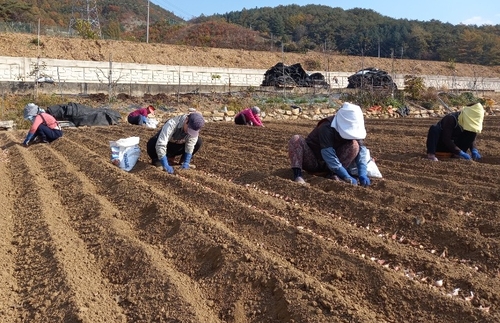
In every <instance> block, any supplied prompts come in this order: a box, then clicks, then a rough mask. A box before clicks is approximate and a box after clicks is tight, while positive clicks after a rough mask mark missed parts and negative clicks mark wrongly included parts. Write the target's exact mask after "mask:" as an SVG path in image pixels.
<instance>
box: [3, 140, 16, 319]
mask: <svg viewBox="0 0 500 323" xmlns="http://www.w3.org/2000/svg"><path fill="white" fill-rule="evenodd" d="M8 142H9V140H8V138H7V136H5V135H1V136H0V145H1V149H0V153H1V158H2V159H0V178H1V179H2V180H1V181H0V206H1V208H2V212H1V213H2V216H0V237H2V240H1V241H0V254H1V255H3V256H2V260H1V261H0V295H4V297H1V298H0V317H2V322H4V323H14V322H16V317H17V311H16V309H17V308H18V307H19V306H20V300H19V299H20V297H19V294H18V292H19V287H18V282H17V280H16V278H15V269H16V268H15V258H16V256H15V254H16V252H17V248H16V247H15V244H14V243H13V242H14V203H13V200H14V198H15V195H16V194H15V192H14V191H13V190H12V187H13V183H12V181H11V177H10V169H9V166H10V160H11V158H12V157H11V156H10V154H8V153H7V150H6V149H8V148H9V146H12V145H9V144H8Z"/></svg>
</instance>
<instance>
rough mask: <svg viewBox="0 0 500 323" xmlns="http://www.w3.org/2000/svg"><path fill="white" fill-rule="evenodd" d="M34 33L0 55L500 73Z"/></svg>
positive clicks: (3, 39) (1, 47) (11, 39)
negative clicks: (37, 34) (311, 64)
mask: <svg viewBox="0 0 500 323" xmlns="http://www.w3.org/2000/svg"><path fill="white" fill-rule="evenodd" d="M36 44H37V38H36V35H33V34H15V33H2V34H0V56H12V57H38V56H40V57H42V58H54V59H72V60H93V61H108V60H110V59H111V60H113V61H115V62H131V63H141V64H166V65H182V66H208V67H214V66H218V67H235V68H258V69H266V70H267V69H269V68H271V67H272V66H274V65H276V64H277V63H278V62H284V63H285V64H286V65H291V64H296V63H301V64H302V66H303V68H304V69H306V70H309V69H310V68H309V67H308V66H309V65H310V64H309V63H308V62H313V65H316V64H319V65H320V66H321V67H320V68H315V69H319V70H328V71H337V72H356V71H358V70H360V69H362V68H367V67H376V68H378V69H381V70H385V71H387V72H390V73H397V74H412V75H450V76H451V75H455V76H470V77H498V75H499V73H500V66H494V67H488V66H480V65H472V64H458V63H457V64H452V63H449V62H434V61H419V60H407V59H390V58H373V57H359V56H345V55H334V54H328V55H327V54H324V53H318V52H308V53H307V54H292V53H285V54H282V53H281V52H256V51H247V50H230V49H221V48H200V47H190V46H174V45H165V44H151V43H150V44H147V43H138V42H127V41H110V40H85V39H80V38H57V37H49V36H41V38H40V44H41V46H40V48H38V47H37V46H36Z"/></svg>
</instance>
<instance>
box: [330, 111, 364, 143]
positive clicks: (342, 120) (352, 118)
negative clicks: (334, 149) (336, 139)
mask: <svg viewBox="0 0 500 323" xmlns="http://www.w3.org/2000/svg"><path fill="white" fill-rule="evenodd" d="M331 126H332V128H335V130H337V131H338V133H339V134H340V136H341V137H342V138H344V139H349V140H359V139H365V138H366V129H365V120H364V118H363V111H361V108H360V107H359V105H355V104H352V103H349V102H345V103H344V104H343V105H342V107H341V108H340V109H339V110H338V111H337V114H335V117H334V118H333V120H332V123H331Z"/></svg>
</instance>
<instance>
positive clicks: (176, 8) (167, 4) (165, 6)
mask: <svg viewBox="0 0 500 323" xmlns="http://www.w3.org/2000/svg"><path fill="white" fill-rule="evenodd" d="M155 2H158V3H159V4H158V5H159V6H160V7H162V8H164V9H166V10H170V11H172V13H173V12H174V10H175V11H176V12H180V13H182V14H184V15H185V17H181V18H183V19H185V20H189V19H191V18H193V17H196V15H193V14H191V13H189V12H186V11H184V10H183V9H182V8H179V7H177V6H176V5H175V4H173V3H170V2H168V1H166V0H156V1H155ZM160 3H165V5H161V4H160ZM172 8H174V9H172ZM174 14H175V13H174ZM175 15H176V16H177V14H175ZM186 17H188V18H186Z"/></svg>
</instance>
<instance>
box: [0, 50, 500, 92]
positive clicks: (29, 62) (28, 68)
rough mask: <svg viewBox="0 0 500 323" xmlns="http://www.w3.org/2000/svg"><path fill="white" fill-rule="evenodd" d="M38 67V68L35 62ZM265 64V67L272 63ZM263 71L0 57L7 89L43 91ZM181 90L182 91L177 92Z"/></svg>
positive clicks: (332, 80)
mask: <svg viewBox="0 0 500 323" xmlns="http://www.w3.org/2000/svg"><path fill="white" fill-rule="evenodd" d="M37 66H39V69H38V73H37V70H36V67H37ZM271 67H272V66H270V67H269V68H271ZM265 72H266V70H261V69H239V68H222V67H198V66H171V65H156V64H134V63H118V62H94V61H76V60H61V59H45V58H41V59H37V58H26V57H6V56H0V85H1V86H2V88H3V89H4V90H5V89H7V90H8V91H10V92H23V91H29V90H30V89H33V86H34V84H35V80H36V79H37V76H46V77H49V78H50V79H52V80H53V81H54V82H55V83H54V84H56V85H57V86H56V87H54V84H43V86H42V88H41V90H42V92H44V91H47V92H50V91H52V92H54V91H55V92H57V91H60V92H62V93H64V94H72V93H102V92H108V91H109V90H110V88H113V91H114V92H115V93H129V94H130V95H138V94H143V93H151V94H157V93H168V92H172V91H174V92H179V91H180V87H185V89H186V90H187V92H190V91H193V90H196V89H198V90H200V91H212V90H214V89H217V90H218V91H221V90H223V91H224V89H226V90H227V89H236V88H242V87H243V88H255V87H260V85H261V84H262V81H263V79H264V74H265ZM315 72H320V73H322V74H323V75H324V76H325V78H326V81H327V82H328V83H329V84H330V85H331V88H332V89H336V88H338V89H341V88H346V87H347V84H348V81H347V78H348V77H349V76H350V75H352V74H353V73H354V72H356V71H352V72H325V71H310V72H308V73H310V74H312V73H315ZM422 77H423V78H424V82H425V85H426V86H433V87H436V88H443V87H445V88H447V89H457V90H476V91H497V92H498V91H500V78H480V77H476V78H471V77H453V76H437V75H422ZM393 79H394V81H395V83H396V84H397V86H398V88H403V87H404V75H399V74H396V75H393ZM180 92H183V91H180Z"/></svg>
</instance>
